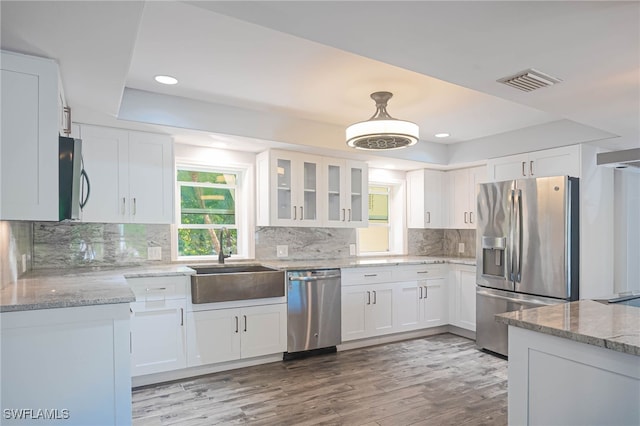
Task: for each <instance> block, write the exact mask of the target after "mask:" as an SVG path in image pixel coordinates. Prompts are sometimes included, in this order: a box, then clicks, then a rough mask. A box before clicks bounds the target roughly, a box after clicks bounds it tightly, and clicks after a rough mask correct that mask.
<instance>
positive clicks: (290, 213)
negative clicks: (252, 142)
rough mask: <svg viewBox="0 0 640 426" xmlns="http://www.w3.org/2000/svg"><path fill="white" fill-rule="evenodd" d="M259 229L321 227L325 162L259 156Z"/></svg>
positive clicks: (282, 155)
mask: <svg viewBox="0 0 640 426" xmlns="http://www.w3.org/2000/svg"><path fill="white" fill-rule="evenodd" d="M256 161H257V164H258V202H257V208H258V212H257V217H258V225H259V226H319V225H320V223H321V217H320V214H319V207H320V206H319V204H320V198H319V197H320V193H321V190H322V187H321V178H320V176H321V168H322V164H321V159H320V158H319V157H315V156H310V155H303V154H298V153H294V152H287V151H275V150H273V151H266V152H263V153H261V154H258V157H257V159H256Z"/></svg>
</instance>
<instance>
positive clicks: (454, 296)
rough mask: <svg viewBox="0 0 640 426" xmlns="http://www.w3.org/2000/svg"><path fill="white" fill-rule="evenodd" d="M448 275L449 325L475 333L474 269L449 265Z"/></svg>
mask: <svg viewBox="0 0 640 426" xmlns="http://www.w3.org/2000/svg"><path fill="white" fill-rule="evenodd" d="M450 275H451V280H450V287H451V290H452V291H451V297H450V299H449V308H450V318H449V323H450V324H452V325H455V326H457V327H460V328H464V329H466V330H470V331H476V268H475V267H474V266H466V265H451V272H450Z"/></svg>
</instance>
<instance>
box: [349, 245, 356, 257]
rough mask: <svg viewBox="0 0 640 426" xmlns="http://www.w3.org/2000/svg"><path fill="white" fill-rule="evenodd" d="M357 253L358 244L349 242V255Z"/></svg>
mask: <svg viewBox="0 0 640 426" xmlns="http://www.w3.org/2000/svg"><path fill="white" fill-rule="evenodd" d="M355 255H356V245H355V244H349V256H355Z"/></svg>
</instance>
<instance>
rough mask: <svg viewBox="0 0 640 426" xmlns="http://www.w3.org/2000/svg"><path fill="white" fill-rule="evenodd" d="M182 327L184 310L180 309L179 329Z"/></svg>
mask: <svg viewBox="0 0 640 426" xmlns="http://www.w3.org/2000/svg"><path fill="white" fill-rule="evenodd" d="M183 326H184V308H180V327H183Z"/></svg>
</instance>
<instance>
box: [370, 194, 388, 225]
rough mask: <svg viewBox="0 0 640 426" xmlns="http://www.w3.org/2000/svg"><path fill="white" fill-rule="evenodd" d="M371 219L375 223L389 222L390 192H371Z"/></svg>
mask: <svg viewBox="0 0 640 426" xmlns="http://www.w3.org/2000/svg"><path fill="white" fill-rule="evenodd" d="M369 220H370V221H372V222H374V223H389V195H388V194H375V193H374V194H369Z"/></svg>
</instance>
